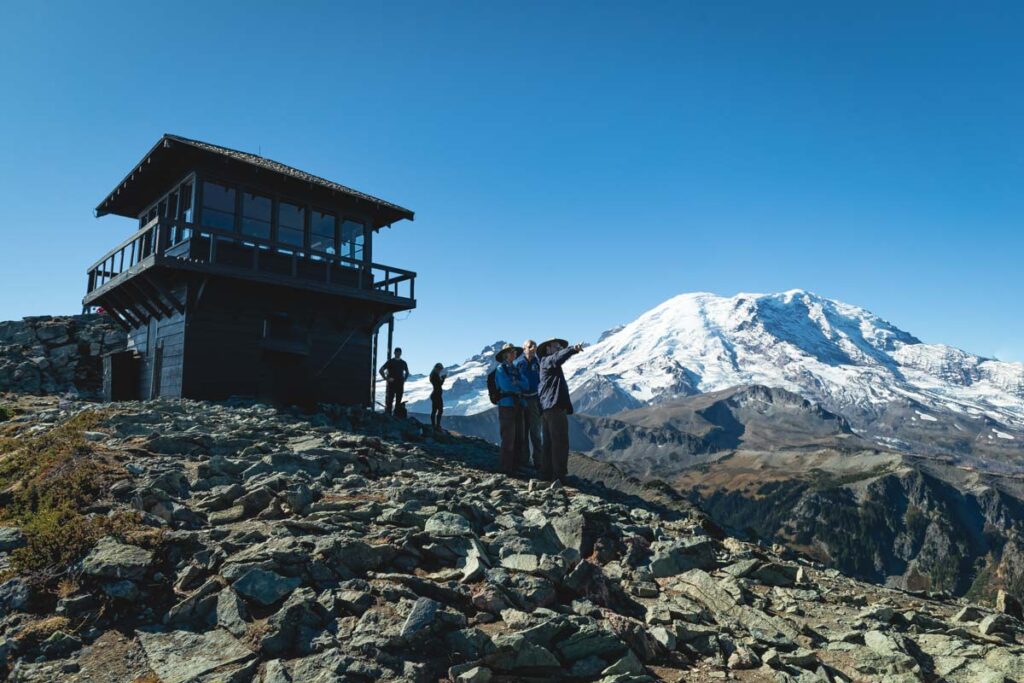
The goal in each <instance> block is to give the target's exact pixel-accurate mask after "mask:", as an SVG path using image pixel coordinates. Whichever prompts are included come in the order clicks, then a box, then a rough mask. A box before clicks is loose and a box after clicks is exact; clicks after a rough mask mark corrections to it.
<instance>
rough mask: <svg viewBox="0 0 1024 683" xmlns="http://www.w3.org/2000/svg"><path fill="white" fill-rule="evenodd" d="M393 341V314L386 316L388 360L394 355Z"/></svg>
mask: <svg viewBox="0 0 1024 683" xmlns="http://www.w3.org/2000/svg"><path fill="white" fill-rule="evenodd" d="M394 341H395V314H394V313H392V314H391V315H389V316H388V360H391V356H393V355H394Z"/></svg>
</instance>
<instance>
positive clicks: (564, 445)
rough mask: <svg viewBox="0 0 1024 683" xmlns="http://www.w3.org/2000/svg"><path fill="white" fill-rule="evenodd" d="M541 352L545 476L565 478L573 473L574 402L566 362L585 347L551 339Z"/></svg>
mask: <svg viewBox="0 0 1024 683" xmlns="http://www.w3.org/2000/svg"><path fill="white" fill-rule="evenodd" d="M537 350H538V352H539V353H540V385H539V389H538V395H539V398H540V409H541V410H542V411H543V413H542V415H543V418H544V466H543V468H542V470H543V472H542V473H543V477H544V478H545V479H547V480H548V481H554V480H555V479H558V480H559V481H564V480H565V477H566V475H568V473H569V416H570V415H572V401H571V400H569V385H568V383H567V382H566V381H565V374H563V372H562V364H563V363H565V361H567V360H569V359H570V358H571V357H572V356H574V355H576V354H577V353H579V352H580V351H582V350H583V345H582V344H576V345H575V346H569V343H568V342H567V341H565V340H564V339H549V340H548V341H546V342H544V343H543V344H541V345H540V346H539V347H538V348H537Z"/></svg>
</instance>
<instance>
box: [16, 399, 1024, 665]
mask: <svg viewBox="0 0 1024 683" xmlns="http://www.w3.org/2000/svg"><path fill="white" fill-rule="evenodd" d="M8 405H9V409H8V411H7V414H9V415H12V416H11V417H9V418H8V419H7V420H6V421H5V422H2V423H0V485H2V489H0V490H2V497H3V499H2V503H3V505H2V513H0V521H2V524H3V527H2V528H0V564H2V567H3V571H4V578H3V582H2V583H0V660H2V661H3V663H4V664H3V666H4V675H5V676H7V677H9V679H10V680H12V681H57V680H60V681H69V682H75V681H104V682H107V681H110V682H114V681H126V682H133V683H156V682H163V683H184V682H186V681H196V682H199V681H202V682H206V683H212V682H213V681H221V682H225V683H227V682H232V683H242V682H246V683H248V682H250V681H256V682H260V683H271V682H273V683H288V682H292V683H298V682H300V681H302V682H306V681H354V682H362V681H375V680H393V681H440V680H447V681H478V682H482V681H556V680H559V681H560V680H569V681H573V680H575V681H606V682H608V683H611V682H627V681H630V682H633V681H636V682H640V681H654V680H671V681H707V680H739V681H889V682H893V683H894V682H897V681H965V682H966V681H1024V622H1022V621H1021V617H1022V614H1021V607H1020V604H1019V603H1018V602H1017V601H1016V600H1014V599H1013V598H1012V597H1010V596H1009V595H1006V594H1004V593H1001V594H999V595H998V596H997V599H996V601H995V603H994V605H990V606H980V605H971V604H968V603H966V602H963V601H962V600H957V599H952V598H949V597H946V596H943V595H940V594H926V593H910V592H905V591H899V590H894V589H889V588H883V587H879V586H877V585H872V584H866V583H861V582H858V581H855V580H852V579H849V578H846V577H844V576H843V575H841V574H840V573H839V572H837V571H836V570H834V569H827V568H825V567H823V566H822V565H820V564H817V563H815V562H813V561H811V560H808V559H806V558H802V557H800V556H798V555H796V554H794V553H792V552H782V551H780V550H779V549H778V548H775V549H773V548H771V547H766V546H763V545H756V544H749V543H744V542H740V541H738V540H736V539H734V538H730V537H728V536H725V535H723V534H722V533H721V532H720V531H719V530H718V529H717V527H715V526H714V525H713V524H712V523H710V522H709V521H708V520H707V519H706V518H705V517H704V516H703V515H702V513H700V512H699V511H698V510H696V509H693V508H691V507H689V506H688V505H687V504H685V503H684V502H681V501H679V500H678V499H677V498H675V497H674V496H673V495H672V493H671V491H668V490H660V489H659V488H658V487H656V486H647V487H645V486H641V485H639V484H638V483H637V482H635V481H630V480H628V479H625V478H623V477H622V476H621V475H618V474H616V472H617V471H616V470H615V469H614V468H613V467H612V466H610V465H606V464H601V463H598V462H596V461H592V460H588V459H586V458H580V457H574V458H573V462H572V468H573V471H574V476H572V477H571V479H570V481H569V482H568V483H567V484H565V485H562V484H548V483H542V482H539V481H536V480H531V479H529V478H528V477H522V478H510V477H506V476H503V475H500V474H496V473H494V472H493V471H491V469H490V468H491V467H492V466H493V465H494V464H495V462H496V460H497V454H496V453H495V451H494V448H493V447H492V446H490V445H488V444H486V443H484V442H482V441H480V440H476V439H468V438H462V437H455V436H449V435H443V434H442V435H434V434H433V433H432V432H431V431H429V430H428V429H427V428H424V427H422V426H421V425H420V424H419V423H417V422H415V421H412V420H409V421H398V420H391V419H389V418H383V417H380V416H377V415H374V414H372V413H367V412H363V411H361V410H341V409H334V408H325V409H324V410H323V411H322V412H320V413H317V414H298V413H292V412H288V411H281V410H275V409H272V408H269V407H267V406H262V405H257V404H247V403H224V404H210V403H201V402H189V401H156V402H150V403H125V404H118V405H114V406H98V405H94V404H93V405H90V404H82V403H74V404H70V405H67V404H66V403H65V405H64V409H63V410H62V409H61V408H60V407H58V405H57V403H56V401H55V400H53V399H51V398H45V397H44V398H35V399H32V398H25V397H11V398H9V399H8Z"/></svg>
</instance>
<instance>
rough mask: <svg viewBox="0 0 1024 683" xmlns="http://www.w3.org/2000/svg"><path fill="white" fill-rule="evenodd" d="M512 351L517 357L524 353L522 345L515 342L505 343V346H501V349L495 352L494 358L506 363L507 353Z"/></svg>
mask: <svg viewBox="0 0 1024 683" xmlns="http://www.w3.org/2000/svg"><path fill="white" fill-rule="evenodd" d="M510 351H511V352H512V353H514V354H515V357H516V358H519V356H521V355H523V349H522V347H519V346H516V345H514V344H505V345H504V346H502V347H501V351H498V352H497V353H496V354H494V359H495V360H496V361H498V362H499V363H504V362H505V354H506V353H508V352H510ZM513 360H515V359H513Z"/></svg>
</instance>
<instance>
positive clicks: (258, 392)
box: [82, 135, 416, 405]
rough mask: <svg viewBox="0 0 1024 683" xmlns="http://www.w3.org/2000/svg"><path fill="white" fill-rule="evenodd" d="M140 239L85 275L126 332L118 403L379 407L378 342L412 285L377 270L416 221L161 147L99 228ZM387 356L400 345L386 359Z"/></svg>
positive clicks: (87, 303)
mask: <svg viewBox="0 0 1024 683" xmlns="http://www.w3.org/2000/svg"><path fill="white" fill-rule="evenodd" d="M106 214H114V215H117V216H125V217H126V218H131V219H133V220H137V221H138V229H137V230H136V231H135V233H134V234H133V235H131V236H130V237H128V238H127V239H126V240H124V241H123V242H122V243H121V244H119V245H117V246H116V247H114V248H113V249H112V250H110V251H109V252H108V253H107V254H106V255H105V256H103V258H101V259H100V260H99V261H97V262H96V263H95V264H93V265H92V267H90V268H89V271H88V289H87V292H86V295H85V298H84V299H83V300H82V304H83V306H84V307H85V309H86V310H93V309H97V308H102V309H103V310H104V311H105V312H106V313H107V314H109V315H110V316H112V317H113V318H114V319H115V320H116V321H117V322H118V323H119V324H120V325H121V326H123V327H124V328H125V329H126V330H127V332H128V348H127V350H126V351H124V352H122V353H117V354H113V355H111V356H108V357H106V358H105V359H104V393H105V395H106V397H107V399H108V400H124V399H133V398H141V399H148V398H156V397H161V396H163V397H187V398H197V399H224V398H228V397H230V396H251V397H258V398H261V399H263V400H271V401H276V402H286V403H309V402H331V403H341V404H348V405H372V404H373V401H374V395H373V393H374V380H373V377H374V369H375V368H376V365H377V339H378V332H379V330H380V328H381V326H382V325H385V324H387V325H388V326H389V327H388V331H389V334H388V339H389V346H390V338H391V334H390V332H391V329H392V327H391V326H393V324H394V314H395V313H396V312H398V311H404V310H410V309H412V308H415V306H416V298H415V277H416V274H415V273H413V272H410V271H408V270H402V269H401V268H395V267H392V266H384V265H380V264H378V263H374V262H373V259H372V255H373V238H374V235H375V234H376V233H377V232H378V231H379V230H380V229H381V228H383V227H390V226H391V225H392V224H393V223H395V222H397V221H400V220H402V219H409V220H412V219H413V213H412V211H409V210H408V209H404V208H402V207H400V206H397V205H395V204H391V203H389V202H386V201H384V200H382V199H377V198H376V197H371V196H370V195H367V194H364V193H362V192H358V191H356V190H353V189H351V188H349V187H345V186H344V185H339V184H338V183H334V182H331V181H329V180H325V179H323V178H319V177H317V176H314V175H311V174H309V173H305V172H303V171H300V170H298V169H295V168H292V167H290V166H285V165H284V164H280V163H278V162H276V161H271V160H270V159H266V158H264V157H261V156H257V155H254V154H248V153H245V152H238V151H235V150H232V149H227V148H224V147H219V146H217V145H211V144H208V143H205V142H199V141H196V140H189V139H187V138H182V137H178V136H176V135H164V136H163V138H161V139H160V141H159V142H157V144H156V145H155V146H154V147H153V148H152V149H151V150H150V151H149V152H148V153H147V154H146V156H145V157H144V158H143V159H142V161H141V162H139V164H138V165H137V166H136V167H135V168H134V169H132V171H131V172H130V173H129V174H128V175H127V177H125V179H124V180H122V181H121V182H120V183H119V184H118V185H117V187H116V188H114V190H113V192H111V193H110V194H109V195H108V196H107V197H106V199H104V200H103V201H102V202H101V203H100V205H99V206H98V207H96V215H97V216H104V215H106ZM389 351H390V348H389Z"/></svg>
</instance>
